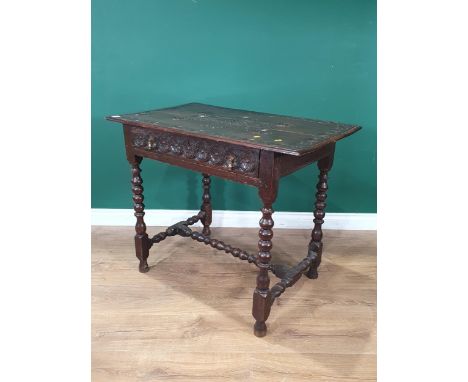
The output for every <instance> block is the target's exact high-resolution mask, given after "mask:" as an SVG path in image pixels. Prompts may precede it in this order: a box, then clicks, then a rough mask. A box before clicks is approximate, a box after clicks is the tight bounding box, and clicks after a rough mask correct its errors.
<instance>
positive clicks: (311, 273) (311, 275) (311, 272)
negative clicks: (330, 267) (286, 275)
mask: <svg viewBox="0 0 468 382" xmlns="http://www.w3.org/2000/svg"><path fill="white" fill-rule="evenodd" d="M305 275H306V277H308V278H309V279H317V278H318V271H317V268H310V269H309V271H308V272H307V273H306V274H305Z"/></svg>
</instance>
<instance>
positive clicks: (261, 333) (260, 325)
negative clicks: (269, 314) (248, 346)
mask: <svg viewBox="0 0 468 382" xmlns="http://www.w3.org/2000/svg"><path fill="white" fill-rule="evenodd" d="M266 333H267V326H266V324H265V322H261V321H256V322H255V324H254V334H255V335H256V336H257V337H265V336H266Z"/></svg>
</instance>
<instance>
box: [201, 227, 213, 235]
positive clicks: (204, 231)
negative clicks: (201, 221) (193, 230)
mask: <svg viewBox="0 0 468 382" xmlns="http://www.w3.org/2000/svg"><path fill="white" fill-rule="evenodd" d="M202 233H203V235H205V236H210V235H211V230H210V227H206V226H205V227H203V231H202Z"/></svg>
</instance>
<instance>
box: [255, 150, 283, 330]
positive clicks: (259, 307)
mask: <svg viewBox="0 0 468 382" xmlns="http://www.w3.org/2000/svg"><path fill="white" fill-rule="evenodd" d="M274 161H275V157H274V153H271V152H262V153H261V155H260V169H259V177H260V179H261V180H262V184H261V185H260V186H259V188H258V193H259V195H260V198H261V200H262V203H263V208H262V218H261V219H260V222H259V224H260V231H259V232H258V237H259V238H260V240H259V241H258V254H257V266H258V267H259V270H258V274H257V287H256V288H255V291H254V294H253V306H252V315H253V316H254V318H255V325H254V334H255V335H256V336H257V337H263V336H265V335H266V332H267V326H266V324H265V321H266V320H267V319H268V316H269V315H270V309H271V304H272V297H271V291H270V277H269V275H268V272H269V266H270V260H271V249H272V247H273V243H272V241H271V240H272V238H273V225H274V222H273V219H272V217H271V215H272V214H273V203H274V202H275V200H276V195H277V194H278V179H279V177H278V173H277V169H276V168H275V163H274Z"/></svg>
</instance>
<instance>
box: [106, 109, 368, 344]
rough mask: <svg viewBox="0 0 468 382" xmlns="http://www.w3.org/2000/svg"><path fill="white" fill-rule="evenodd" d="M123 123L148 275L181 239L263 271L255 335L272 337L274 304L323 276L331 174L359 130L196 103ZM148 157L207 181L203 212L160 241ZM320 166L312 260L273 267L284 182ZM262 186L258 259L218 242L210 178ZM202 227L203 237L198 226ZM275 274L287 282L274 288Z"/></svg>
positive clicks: (138, 243)
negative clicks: (152, 216)
mask: <svg viewBox="0 0 468 382" xmlns="http://www.w3.org/2000/svg"><path fill="white" fill-rule="evenodd" d="M107 119H108V120H110V121H115V122H120V123H122V124H123V129H124V137H125V148H126V154H127V159H128V161H129V162H130V164H131V167H132V185H133V187H132V191H133V203H134V210H135V217H136V225H135V231H136V235H135V250H136V256H137V258H138V259H139V261H140V263H139V270H140V272H148V270H149V267H148V263H147V259H148V256H149V250H150V248H151V247H152V246H153V244H156V243H159V242H160V241H162V240H164V239H166V238H167V237H168V236H175V235H180V236H184V237H190V238H191V239H193V240H196V241H198V242H200V243H205V244H206V245H209V246H211V247H213V248H215V249H218V250H221V251H224V252H226V253H230V254H231V255H232V256H234V257H237V258H239V259H241V260H245V261H248V262H249V263H252V264H254V265H255V266H257V267H258V275H257V286H256V288H255V290H254V293H253V308H252V314H253V317H254V318H255V320H256V321H255V324H254V334H255V335H256V336H258V337H263V336H265V335H266V332H267V326H266V324H265V322H266V320H267V319H268V316H269V314H270V309H271V306H272V304H273V302H274V300H275V299H276V298H277V297H278V296H280V295H281V294H282V293H283V292H284V291H285V290H286V288H289V287H291V286H293V285H294V284H295V283H296V282H297V280H299V278H300V277H301V276H302V274H303V273H304V272H305V274H306V276H307V277H309V278H311V279H315V278H317V277H318V272H317V270H318V267H319V265H320V262H321V259H322V252H323V244H322V224H323V222H324V217H325V207H326V203H325V201H326V197H327V189H328V172H329V171H330V169H331V167H332V164H333V157H334V152H335V143H336V141H338V140H340V139H342V138H344V137H346V136H348V135H351V134H353V133H355V132H356V131H358V130H359V129H360V127H359V126H355V125H346V124H341V123H335V122H325V121H318V120H312V119H305V118H293V117H287V116H280V115H274V114H265V113H258V112H252V111H246V110H236V109H228V108H223V107H217V106H211V105H204V104H199V103H190V104H186V105H181V106H176V107H171V108H166V109H159V110H152V111H146V112H141V113H134V114H125V115H112V116H109V117H107ZM143 158H148V159H153V160H157V161H161V162H165V163H169V164H171V165H175V166H180V167H184V168H187V169H190V170H194V171H199V172H201V173H202V174H203V178H202V185H203V200H202V205H201V209H200V212H199V213H198V214H197V215H195V216H192V217H189V218H188V219H187V220H184V221H180V222H178V223H176V224H174V225H172V226H170V227H168V228H167V229H166V230H165V231H163V232H160V233H158V234H156V235H154V236H153V237H151V238H150V237H149V236H148V234H147V233H146V224H145V221H144V215H145V212H144V208H145V206H144V204H143V186H142V183H143V180H142V178H141V169H140V163H141V161H142V159H143ZM313 162H317V164H318V168H319V170H320V174H319V181H318V183H317V193H316V202H315V211H314V217H315V219H314V227H313V229H312V235H311V239H310V242H309V245H308V249H307V256H306V257H305V258H304V259H303V260H302V261H300V262H299V263H298V264H297V265H295V266H293V267H290V268H289V267H285V266H282V265H280V264H272V263H271V262H270V260H271V249H272V247H273V244H272V238H273V224H274V223H273V219H272V214H273V203H274V201H275V199H276V196H277V193H278V182H279V179H280V178H281V177H283V176H285V175H288V174H291V173H292V172H294V171H296V170H298V169H300V168H302V167H304V166H306V165H308V164H310V163H313ZM211 175H214V176H218V177H221V178H224V179H230V180H233V181H235V182H240V183H244V184H248V185H251V186H255V187H257V188H258V192H259V196H260V198H261V200H262V202H263V208H262V210H261V212H262V217H261V219H260V223H259V224H260V231H259V238H260V240H259V241H258V253H257V254H256V255H253V254H249V253H247V252H246V251H244V250H242V249H239V248H235V247H233V246H231V245H229V244H226V243H224V242H222V241H219V240H216V239H213V238H211V236H210V224H211V220H212V208H211V196H210V176H211ZM198 221H200V222H201V223H202V224H203V230H202V232H197V231H194V230H192V229H191V228H190V226H191V225H193V224H195V223H196V222H198ZM269 272H271V273H272V274H274V275H275V276H276V277H278V278H279V279H280V281H279V282H277V283H276V284H274V285H273V286H272V287H271V288H270V276H269Z"/></svg>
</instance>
